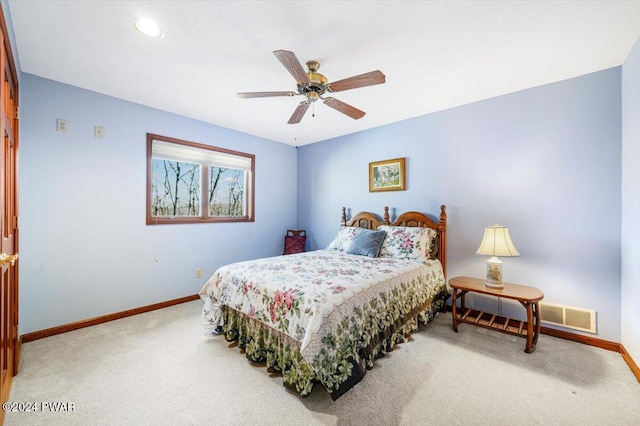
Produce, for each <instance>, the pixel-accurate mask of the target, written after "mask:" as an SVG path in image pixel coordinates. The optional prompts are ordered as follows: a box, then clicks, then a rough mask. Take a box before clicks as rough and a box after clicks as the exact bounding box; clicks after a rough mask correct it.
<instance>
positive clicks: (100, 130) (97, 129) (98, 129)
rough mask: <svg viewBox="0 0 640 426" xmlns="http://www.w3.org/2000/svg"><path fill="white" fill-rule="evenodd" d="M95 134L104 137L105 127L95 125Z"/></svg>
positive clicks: (97, 136)
mask: <svg viewBox="0 0 640 426" xmlns="http://www.w3.org/2000/svg"><path fill="white" fill-rule="evenodd" d="M93 136H95V137H96V138H104V127H102V126H94V127H93Z"/></svg>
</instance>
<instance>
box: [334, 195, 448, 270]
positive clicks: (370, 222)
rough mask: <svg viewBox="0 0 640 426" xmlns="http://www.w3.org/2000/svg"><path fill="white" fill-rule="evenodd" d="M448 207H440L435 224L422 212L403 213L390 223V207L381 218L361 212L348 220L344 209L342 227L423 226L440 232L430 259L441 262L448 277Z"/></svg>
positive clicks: (432, 248) (385, 209)
mask: <svg viewBox="0 0 640 426" xmlns="http://www.w3.org/2000/svg"><path fill="white" fill-rule="evenodd" d="M446 208H447V207H446V206H445V205H444V204H443V205H441V206H440V221H439V222H434V221H433V220H431V218H430V217H429V216H427V215H425V214H424V213H420V212H414V211H411V212H406V213H402V214H401V215H400V216H398V218H397V219H396V220H394V221H393V222H391V221H390V217H389V207H385V208H384V215H383V216H382V218H380V217H379V216H378V215H376V214H375V213H370V212H360V213H358V214H356V215H355V216H353V217H352V218H351V219H349V220H347V209H346V207H343V208H342V226H357V227H359V228H366V229H378V226H381V225H389V226H411V227H417V226H421V227H423V228H431V229H434V230H435V231H436V232H438V235H437V237H436V238H434V240H433V244H432V246H431V251H430V257H431V258H432V259H438V260H440V263H441V264H442V270H443V272H444V274H445V276H447V262H446V259H447V212H446Z"/></svg>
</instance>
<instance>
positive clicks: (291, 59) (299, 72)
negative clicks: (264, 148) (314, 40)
mask: <svg viewBox="0 0 640 426" xmlns="http://www.w3.org/2000/svg"><path fill="white" fill-rule="evenodd" d="M273 54H274V55H276V58H278V60H279V61H280V62H281V63H282V65H284V67H285V68H286V69H287V71H289V73H290V74H291V75H292V76H293V78H295V79H296V83H297V85H298V91H297V92H293V91H290V92H286V91H281V92H243V93H238V96H239V97H241V98H266V97H272V96H297V95H302V96H304V97H305V99H304V100H303V101H302V102H300V104H299V105H298V107H297V108H296V110H295V111H294V112H293V115H291V118H289V121H288V123H289V124H297V123H299V122H300V120H302V117H303V116H304V113H305V112H307V109H308V108H309V105H311V104H312V103H314V102H315V101H317V100H318V99H321V100H322V102H323V103H324V104H325V105H327V106H329V107H331V108H333V109H335V110H337V111H340V112H341V113H343V114H345V115H347V116H349V117H351V118H353V119H354V120H357V119H359V118H362V117H363V116H364V114H365V112H364V111H360V110H359V109H358V108H355V107H353V106H351V105H349V104H346V103H344V102H342V101H339V100H338V99H336V98H333V97H330V96H329V97H323V95H324V94H325V93H326V92H329V93H335V92H342V91H343V90H349V89H356V88H358V87H367V86H373V85H376V84H382V83H384V82H385V76H384V74H382V72H380V71H379V70H376V71H371V72H368V73H365V74H360V75H356V76H353V77H349V78H345V79H343V80H338V81H334V82H331V83H329V82H328V80H327V78H326V77H325V76H324V75H322V74H320V73H318V72H317V71H318V68H320V63H319V62H317V61H307V62H306V65H307V69H308V70H309V71H307V72H305V70H304V68H302V65H301V64H300V61H298V58H297V57H296V55H295V53H293V52H289V51H287V50H275V51H274V52H273Z"/></svg>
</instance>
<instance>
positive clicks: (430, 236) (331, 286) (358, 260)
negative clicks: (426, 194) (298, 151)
mask: <svg viewBox="0 0 640 426" xmlns="http://www.w3.org/2000/svg"><path fill="white" fill-rule="evenodd" d="M446 218H447V216H446V212H445V206H444V205H443V206H441V208H440V214H439V220H438V219H431V217H430V216H427V215H425V214H423V213H419V212H415V211H414V212H406V213H403V214H400V215H399V216H398V217H397V218H396V219H395V220H394V221H390V215H389V208H388V207H385V208H384V214H383V216H382V217H379V216H378V215H376V214H374V213H370V212H360V213H358V214H356V215H355V216H353V217H351V218H349V219H348V218H347V212H346V208H344V207H343V208H342V218H341V227H340V229H339V231H338V233H337V235H336V237H335V238H334V240H333V241H332V242H331V243H330V244H329V246H327V248H326V249H322V250H316V251H310V252H304V253H297V254H290V255H282V256H276V257H270V258H264V259H256V260H249V261H245V262H237V263H233V264H230V265H226V266H223V267H221V268H219V269H218V270H217V271H216V272H215V273H214V274H213V276H212V277H211V278H210V279H209V280H208V281H207V283H206V284H205V285H204V286H203V287H202V289H201V290H200V293H199V294H200V297H201V298H202V300H203V302H204V306H203V310H202V318H203V320H204V322H205V324H206V326H207V327H210V328H211V329H213V330H215V331H217V332H218V333H221V334H223V335H224V337H225V338H226V340H227V341H230V342H237V346H238V347H239V348H240V349H241V350H242V351H243V352H244V353H245V355H246V356H247V358H248V359H249V360H251V361H254V362H260V363H266V367H267V368H268V370H269V371H270V372H279V373H280V374H281V376H282V381H283V384H284V385H285V386H286V387H287V388H289V389H292V390H293V391H295V392H297V393H298V394H300V395H301V396H306V395H309V394H310V393H311V391H312V389H313V387H314V385H316V384H318V383H319V384H321V385H322V386H323V387H324V388H325V389H326V390H327V391H328V392H329V393H330V394H331V398H332V399H333V400H335V399H337V398H338V397H340V396H341V395H343V394H344V393H345V392H346V391H347V390H349V389H351V388H352V387H353V386H354V385H355V384H357V383H358V382H359V381H360V380H362V378H363V377H364V375H365V373H366V371H367V370H369V369H371V368H373V366H374V361H375V360H376V359H378V358H380V357H382V356H384V355H385V354H386V353H387V352H388V351H391V350H393V348H394V346H395V345H396V344H398V343H401V342H403V341H405V340H406V339H407V337H408V336H409V334H410V333H411V332H413V331H415V330H416V329H417V327H418V324H419V322H421V323H424V324H427V323H429V322H430V321H431V320H432V319H433V318H434V316H435V315H436V314H437V313H438V311H440V310H442V309H443V307H444V303H445V300H446V299H447V298H448V297H449V293H448V292H447V288H446V281H445V273H446Z"/></svg>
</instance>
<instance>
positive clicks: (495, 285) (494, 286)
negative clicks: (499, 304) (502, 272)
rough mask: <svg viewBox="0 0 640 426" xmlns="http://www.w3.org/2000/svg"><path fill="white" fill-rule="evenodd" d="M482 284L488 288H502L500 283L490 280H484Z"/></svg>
mask: <svg viewBox="0 0 640 426" xmlns="http://www.w3.org/2000/svg"><path fill="white" fill-rule="evenodd" d="M484 286H485V287H489V288H497V289H500V290H502V289H503V288H504V286H503V285H502V283H499V284H496V283H492V282H490V281H485V282H484Z"/></svg>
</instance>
